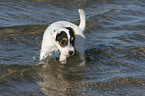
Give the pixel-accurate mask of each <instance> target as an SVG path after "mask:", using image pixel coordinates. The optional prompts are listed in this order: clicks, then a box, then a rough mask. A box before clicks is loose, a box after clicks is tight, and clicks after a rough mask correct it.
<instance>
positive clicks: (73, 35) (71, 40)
mask: <svg viewBox="0 0 145 96" xmlns="http://www.w3.org/2000/svg"><path fill="white" fill-rule="evenodd" d="M65 28H66V29H68V30H69V34H70V43H71V44H72V45H73V46H74V41H75V32H74V30H73V29H72V28H70V27H65Z"/></svg>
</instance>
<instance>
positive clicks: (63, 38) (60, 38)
mask: <svg viewBox="0 0 145 96" xmlns="http://www.w3.org/2000/svg"><path fill="white" fill-rule="evenodd" d="M56 42H58V43H59V45H60V46H61V47H65V46H66V45H67V43H68V37H67V34H66V33H65V32H64V31H61V32H60V33H59V34H57V35H56Z"/></svg>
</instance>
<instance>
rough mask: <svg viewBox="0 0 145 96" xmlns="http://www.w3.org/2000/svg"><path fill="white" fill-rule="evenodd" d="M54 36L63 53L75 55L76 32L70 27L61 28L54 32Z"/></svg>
mask: <svg viewBox="0 0 145 96" xmlns="http://www.w3.org/2000/svg"><path fill="white" fill-rule="evenodd" d="M54 33H55V34H54V38H55V42H56V45H57V47H58V49H59V50H60V52H61V54H64V55H66V56H70V55H74V53H75V49H74V41H75V32H74V30H73V29H72V28H70V27H65V28H59V29H57V30H55V32H54Z"/></svg>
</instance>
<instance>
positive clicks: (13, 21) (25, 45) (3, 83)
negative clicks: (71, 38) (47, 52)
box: [0, 0, 145, 96]
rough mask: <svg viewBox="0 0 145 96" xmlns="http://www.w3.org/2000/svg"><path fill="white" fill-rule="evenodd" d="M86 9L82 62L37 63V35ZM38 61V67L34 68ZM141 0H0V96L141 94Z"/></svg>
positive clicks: (144, 26)
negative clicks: (84, 59) (55, 23)
mask: <svg viewBox="0 0 145 96" xmlns="http://www.w3.org/2000/svg"><path fill="white" fill-rule="evenodd" d="M79 8H82V9H84V10H85V12H86V19H87V27H86V31H85V36H86V38H87V42H86V43H87V44H86V45H87V46H86V48H85V49H86V51H85V57H86V65H85V66H79V65H80V63H81V61H80V60H79V59H77V56H76V57H72V58H69V62H68V64H66V65H61V64H60V63H59V62H58V61H56V60H55V59H54V58H52V57H50V58H48V60H46V61H45V62H43V63H44V65H46V66H45V68H44V66H43V65H38V63H39V61H38V60H39V50H40V46H41V40H42V35H43V32H44V31H45V29H46V28H47V26H49V25H50V24H51V23H52V22H55V21H58V20H67V21H70V22H73V23H75V24H79V16H78V12H77V9H79ZM36 65H38V66H36ZM144 73H145V2H144V0H132V1H130V0H122V1H118V0H97V1H96V0H73V1H72V0H67V1H64V0H60V1H54V0H21V1H20V0H1V1H0V96H110V95H111V96H112V95H114V96H128V95H129V96H144V94H145V74H144Z"/></svg>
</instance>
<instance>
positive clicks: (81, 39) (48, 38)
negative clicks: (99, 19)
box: [40, 9, 86, 63]
mask: <svg viewBox="0 0 145 96" xmlns="http://www.w3.org/2000/svg"><path fill="white" fill-rule="evenodd" d="M78 11H79V14H80V25H79V27H78V26H77V25H75V24H73V23H70V22H67V21H58V22H54V23H53V24H51V25H50V26H49V27H48V28H47V29H46V31H45V32H44V35H43V40H42V45H41V53H40V61H41V60H43V59H45V58H46V57H47V56H48V55H52V52H56V51H58V50H59V51H60V53H61V55H60V59H59V61H61V62H62V63H66V58H67V57H68V55H67V54H68V50H73V51H74V49H73V48H72V46H67V47H66V48H61V47H60V46H59V44H58V43H56V41H55V37H56V34H57V33H58V32H60V31H61V30H65V32H66V33H67V29H65V27H71V28H72V29H73V30H74V32H75V43H74V46H75V50H77V51H78V52H79V53H80V54H82V55H84V49H85V36H84V30H85V25H86V21H85V13H84V11H83V10H82V9H79V10H78ZM67 34H68V33H67Z"/></svg>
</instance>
